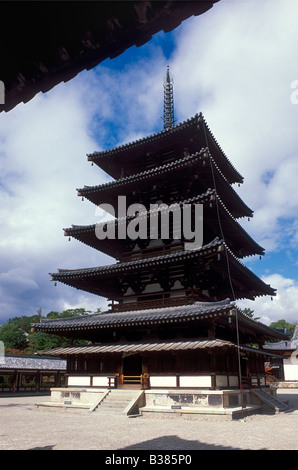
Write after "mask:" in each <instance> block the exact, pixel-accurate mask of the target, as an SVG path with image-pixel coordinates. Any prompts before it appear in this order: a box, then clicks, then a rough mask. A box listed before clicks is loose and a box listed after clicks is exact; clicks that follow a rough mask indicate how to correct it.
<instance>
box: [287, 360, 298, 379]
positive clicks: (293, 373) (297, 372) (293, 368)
mask: <svg viewBox="0 0 298 470" xmlns="http://www.w3.org/2000/svg"><path fill="white" fill-rule="evenodd" d="M284 372H285V380H298V364H284Z"/></svg>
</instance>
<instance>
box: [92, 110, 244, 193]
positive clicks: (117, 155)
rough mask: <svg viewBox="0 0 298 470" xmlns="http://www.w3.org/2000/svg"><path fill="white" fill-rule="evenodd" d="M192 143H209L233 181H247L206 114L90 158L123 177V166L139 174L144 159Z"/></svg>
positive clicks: (201, 146)
mask: <svg viewBox="0 0 298 470" xmlns="http://www.w3.org/2000/svg"><path fill="white" fill-rule="evenodd" d="M189 142H192V145H194V146H195V147H196V151H199V150H201V149H202V148H204V147H206V146H207V145H208V147H209V150H210V152H211V154H212V156H213V158H214V161H215V162H216V164H217V166H218V167H219V169H220V171H221V172H222V173H223V174H224V175H225V178H227V180H228V181H229V183H230V184H233V183H242V182H243V177H242V176H241V175H240V174H239V173H238V171H237V170H236V169H235V167H234V166H233V165H232V163H231V162H230V161H229V159H228V158H227V156H226V155H225V153H224V152H223V150H222V148H221V147H220V145H219V144H218V142H217V140H216V139H215V137H214V135H213V134H212V132H211V131H210V129H209V127H208V125H207V123H206V121H205V119H204V117H203V114H202V113H200V114H196V115H195V116H193V117H192V118H190V119H187V120H186V121H184V122H181V123H179V124H177V125H176V126H174V127H171V128H169V129H166V130H163V131H161V132H156V133H155V134H151V135H149V136H147V137H144V138H142V139H139V140H135V141H132V142H128V143H126V144H123V145H120V146H118V147H114V148H112V149H108V150H104V151H100V152H93V153H92V154H88V155H87V157H88V161H91V162H94V163H95V164H96V165H98V166H99V167H100V168H101V169H102V170H104V171H105V172H106V173H108V174H109V175H110V176H112V177H113V178H115V179H119V178H121V173H122V168H125V171H126V173H128V174H134V173H139V172H141V171H142V169H143V165H144V161H146V159H147V158H148V157H149V158H151V155H155V154H160V153H162V152H163V151H165V150H166V149H167V148H169V147H177V146H178V148H179V147H180V148H181V149H183V150H184V149H185V147H186V146H187V145H188V143H189ZM181 157H182V153H181V155H179V154H176V155H175V158H176V159H179V158H181ZM155 160H158V159H157V158H155ZM156 163H158V162H156Z"/></svg>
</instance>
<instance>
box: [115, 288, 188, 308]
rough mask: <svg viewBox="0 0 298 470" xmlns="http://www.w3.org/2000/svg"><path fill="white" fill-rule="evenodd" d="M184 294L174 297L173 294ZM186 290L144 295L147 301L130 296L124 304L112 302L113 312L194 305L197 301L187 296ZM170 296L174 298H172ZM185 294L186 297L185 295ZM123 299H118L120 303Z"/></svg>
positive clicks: (139, 297)
mask: <svg viewBox="0 0 298 470" xmlns="http://www.w3.org/2000/svg"><path fill="white" fill-rule="evenodd" d="M179 293H180V294H182V295H177V296H174V295H173V294H179ZM186 293H187V291H186V290H185V289H179V290H178V289H177V290H173V291H170V292H160V293H156V292H153V293H151V294H144V297H146V300H142V297H141V296H138V297H137V296H129V297H126V298H125V300H127V301H126V302H124V303H118V304H115V303H114V302H112V303H111V304H110V306H111V307H112V311H113V312H121V311H126V310H138V309H144V308H156V307H171V306H175V305H184V304H189V303H192V302H193V301H194V300H195V299H194V296H192V295H186ZM170 294H171V295H172V297H170ZM183 294H184V295H183ZM120 300H122V299H118V302H120Z"/></svg>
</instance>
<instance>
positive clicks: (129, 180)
mask: <svg viewBox="0 0 298 470" xmlns="http://www.w3.org/2000/svg"><path fill="white" fill-rule="evenodd" d="M196 181H197V182H196ZM170 182H172V183H173V182H175V184H179V188H180V194H182V197H185V195H184V194H183V193H182V191H183V190H184V191H188V188H189V185H190V182H193V184H194V187H196V185H198V187H199V188H203V191H207V190H208V188H213V187H214V182H215V183H216V189H217V193H218V194H219V196H220V197H221V199H222V201H223V203H224V204H225V206H226V207H227V208H228V209H229V211H230V212H231V214H232V215H233V217H235V218H240V217H252V216H253V211H252V210H251V209H250V208H249V207H248V206H247V205H246V204H245V203H244V202H243V201H242V199H241V198H240V197H239V196H238V194H237V193H236V191H235V190H234V189H233V188H232V186H231V185H230V183H229V182H228V180H227V179H226V178H225V176H224V175H223V174H222V172H221V171H220V169H219V168H218V166H217V165H216V163H215V161H214V159H213V157H212V155H211V154H210V152H209V151H208V149H201V150H200V152H197V153H195V154H193V155H189V156H184V157H183V158H181V159H179V160H176V161H174V162H171V163H168V164H165V165H161V166H159V167H155V168H153V169H151V170H147V171H143V172H141V173H137V174H134V175H131V176H128V177H125V178H121V179H119V180H116V181H112V182H109V183H105V184H101V185H97V186H85V187H84V188H80V189H77V191H78V196H81V197H86V198H87V199H88V200H89V201H91V202H92V203H93V204H96V205H100V204H110V205H112V207H113V208H114V211H115V213H116V215H117V206H118V196H120V195H121V196H123V195H125V196H126V202H127V206H128V205H130V204H133V203H135V202H141V201H140V194H139V191H140V188H141V191H142V194H143V196H144V192H146V191H147V192H148V191H150V193H152V185H154V184H155V185H159V186H164V187H165V188H167V187H168V185H169V183H170ZM183 183H184V185H183ZM185 183H187V184H185ZM194 190H195V189H193V191H194ZM199 191H200V192H201V190H199ZM169 195H170V193H169ZM188 197H189V196H188ZM163 202H164V203H167V202H168V201H163Z"/></svg>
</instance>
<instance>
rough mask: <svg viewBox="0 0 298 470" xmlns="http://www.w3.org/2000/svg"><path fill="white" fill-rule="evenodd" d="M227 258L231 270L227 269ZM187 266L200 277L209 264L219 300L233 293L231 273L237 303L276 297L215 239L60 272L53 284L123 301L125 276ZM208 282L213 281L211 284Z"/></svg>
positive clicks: (205, 273)
mask: <svg viewBox="0 0 298 470" xmlns="http://www.w3.org/2000/svg"><path fill="white" fill-rule="evenodd" d="M227 258H228V261H229V270H228V269H227ZM188 263H192V265H193V268H192V272H193V273H195V272H196V271H195V270H196V267H197V269H198V270H199V271H198V272H199V273H200V272H201V271H202V264H203V265H204V266H205V265H206V263H208V269H207V270H204V276H207V275H208V279H209V278H210V279H211V278H212V277H214V282H215V283H216V284H218V286H217V290H220V289H221V292H222V294H220V292H218V293H217V298H219V297H220V295H226V292H228V291H231V284H230V279H229V276H228V272H229V273H230V276H231V280H232V282H233V285H234V293H235V296H236V298H238V299H241V298H251V299H254V298H255V297H258V296H262V295H271V296H272V295H275V289H273V288H271V287H270V286H269V285H267V284H265V283H264V282H263V281H262V280H261V279H259V278H258V277H257V276H256V275H255V274H254V273H253V272H252V271H250V270H249V269H248V268H247V267H246V266H245V265H244V264H242V263H241V262H240V261H239V260H238V259H237V258H236V257H235V256H234V255H233V253H232V252H231V251H230V250H229V248H228V247H227V246H226V245H225V243H224V241H223V240H220V239H215V240H214V241H213V242H211V243H209V244H208V245H204V246H202V247H201V248H198V249H195V250H187V251H179V252H175V253H170V254H167V255H162V256H155V257H152V258H146V259H138V260H134V261H128V262H122V263H115V264H111V265H106V266H99V267H92V268H83V269H72V270H69V269H59V270H58V273H51V276H52V278H51V280H53V281H60V282H63V283H65V284H67V285H70V286H72V287H76V288H77V289H81V290H85V291H87V292H90V293H93V294H97V295H100V296H104V297H108V298H114V299H115V298H119V296H121V297H122V295H121V286H120V278H123V276H125V275H127V276H128V277H129V276H137V277H138V278H139V277H140V275H139V274H140V273H142V274H144V273H146V272H147V273H152V270H153V269H158V270H159V271H161V270H162V269H166V271H167V272H168V270H169V269H170V268H171V267H175V266H179V267H180V269H182V271H184V270H185V266H186V265H187V264H188ZM210 265H211V267H210ZM211 271H212V273H211ZM223 273H226V275H223ZM198 275H200V274H198ZM99 281H100V282H99ZM209 282H211V281H210V280H209ZM210 287H212V286H210Z"/></svg>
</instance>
